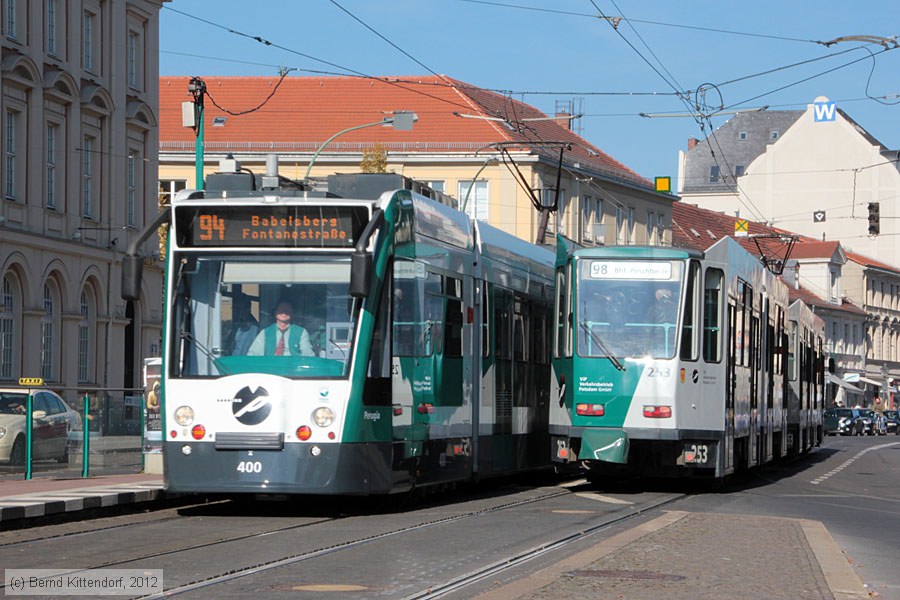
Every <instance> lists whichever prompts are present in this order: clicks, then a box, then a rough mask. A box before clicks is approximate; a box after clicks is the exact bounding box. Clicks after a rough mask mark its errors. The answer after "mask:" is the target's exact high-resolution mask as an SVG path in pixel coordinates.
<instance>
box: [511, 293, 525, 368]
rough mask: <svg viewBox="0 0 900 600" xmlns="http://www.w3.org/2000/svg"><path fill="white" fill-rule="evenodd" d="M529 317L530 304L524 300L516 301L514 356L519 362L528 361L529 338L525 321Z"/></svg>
mask: <svg viewBox="0 0 900 600" xmlns="http://www.w3.org/2000/svg"><path fill="white" fill-rule="evenodd" d="M527 318H528V304H527V303H526V302H524V301H522V300H518V299H517V300H516V301H515V314H514V316H513V358H515V360H516V361H517V362H526V361H528V338H527V337H526V336H527V329H526V327H525V321H526V319H527Z"/></svg>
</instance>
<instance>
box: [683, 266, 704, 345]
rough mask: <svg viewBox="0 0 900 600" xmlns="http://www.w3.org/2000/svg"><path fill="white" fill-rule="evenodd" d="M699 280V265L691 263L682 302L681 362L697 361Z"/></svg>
mask: <svg viewBox="0 0 900 600" xmlns="http://www.w3.org/2000/svg"><path fill="white" fill-rule="evenodd" d="M699 279H700V265H699V263H697V262H695V261H692V262H691V266H690V270H689V271H688V280H687V294H686V295H685V302H684V322H683V324H682V326H681V358H682V359H683V360H697V354H698V352H697V350H698V348H697V346H698V342H699V336H698V334H697V327H696V324H697V308H698V305H699V303H698V302H697V295H698V293H699V289H698V285H697V283H698V280H699Z"/></svg>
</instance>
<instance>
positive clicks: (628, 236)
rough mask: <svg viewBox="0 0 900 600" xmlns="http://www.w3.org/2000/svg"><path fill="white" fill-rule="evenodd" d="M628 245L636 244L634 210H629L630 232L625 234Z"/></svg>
mask: <svg viewBox="0 0 900 600" xmlns="http://www.w3.org/2000/svg"><path fill="white" fill-rule="evenodd" d="M625 239H626V240H627V241H626V243H628V244H633V243H634V209H633V208H631V207H629V208H628V231H626V232H625Z"/></svg>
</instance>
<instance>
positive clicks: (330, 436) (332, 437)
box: [328, 431, 334, 440]
mask: <svg viewBox="0 0 900 600" xmlns="http://www.w3.org/2000/svg"><path fill="white" fill-rule="evenodd" d="M328 439H329V440H333V439H334V432H333V431H329V432H328Z"/></svg>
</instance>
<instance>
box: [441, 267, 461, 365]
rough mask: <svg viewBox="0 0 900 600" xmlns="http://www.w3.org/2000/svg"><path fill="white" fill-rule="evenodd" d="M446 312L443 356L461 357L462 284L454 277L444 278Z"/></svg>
mask: <svg viewBox="0 0 900 600" xmlns="http://www.w3.org/2000/svg"><path fill="white" fill-rule="evenodd" d="M444 281H445V284H446V293H447V311H446V314H445V318H444V322H445V324H446V335H445V338H446V343H445V345H444V356H462V328H463V306H462V300H461V298H462V282H461V281H460V280H459V279H456V278H455V277H446V278H445V280H444Z"/></svg>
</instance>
